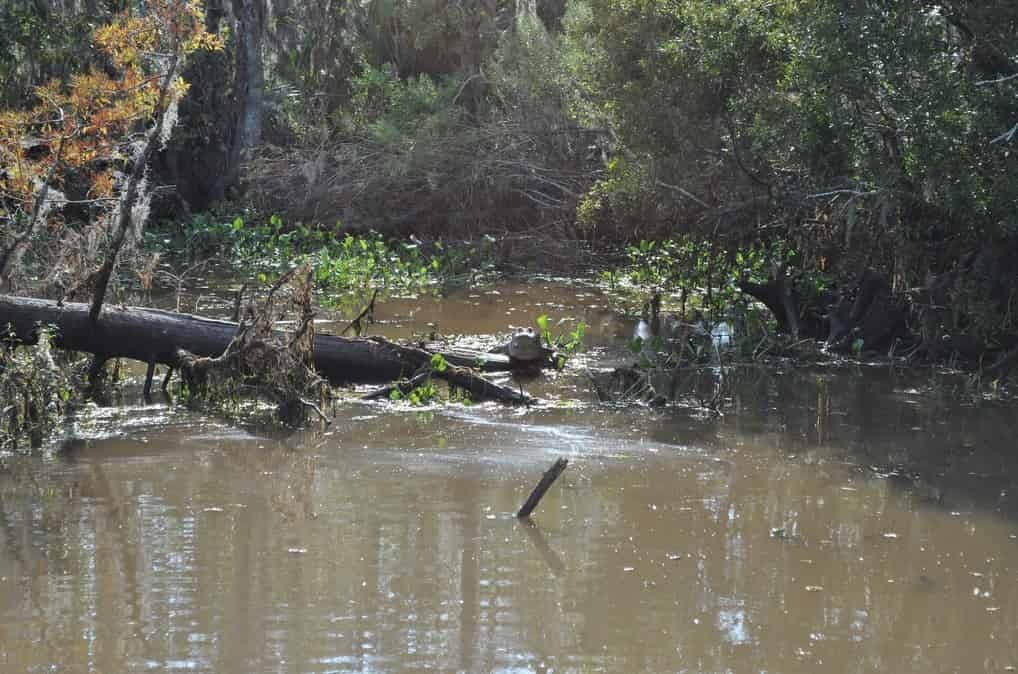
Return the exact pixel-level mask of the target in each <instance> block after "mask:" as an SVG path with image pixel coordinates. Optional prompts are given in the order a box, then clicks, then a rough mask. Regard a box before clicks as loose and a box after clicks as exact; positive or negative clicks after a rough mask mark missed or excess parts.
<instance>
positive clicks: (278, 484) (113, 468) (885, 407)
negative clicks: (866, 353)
mask: <svg viewBox="0 0 1018 674" xmlns="http://www.w3.org/2000/svg"><path fill="white" fill-rule="evenodd" d="M522 290H523V289H522V288H520V287H514V286H508V285H507V286H501V287H500V288H499V293H500V294H499V295H490V294H485V293H486V291H484V290H478V291H474V292H471V293H468V294H473V295H477V297H473V298H471V297H467V296H464V297H460V298H458V299H456V298H454V299H453V300H451V301H447V302H445V303H443V304H438V305H435V304H433V303H431V302H430V301H422V302H404V303H393V304H389V305H386V306H385V307H382V308H380V318H382V319H384V320H386V321H390V322H389V323H385V324H383V325H384V328H385V330H386V331H387V332H390V333H395V334H400V333H402V334H411V333H413V332H424V331H426V330H428V329H429V327H428V326H427V323H429V322H437V323H438V328H439V330H441V331H445V332H449V333H453V332H467V333H490V332H495V331H499V330H505V329H506V326H507V324H510V323H517V324H522V323H527V322H529V320H530V318H531V317H532V316H534V315H535V314H537V313H541V312H545V311H551V312H552V313H553V314H554V312H555V311H559V312H560V314H561V315H572V314H573V313H575V312H576V311H580V310H581V309H577V307H581V308H582V307H588V308H586V309H582V311H584V313H585V316H586V320H587V321H588V323H591V324H592V328H591V330H590V334H591V341H592V342H593V343H594V344H595V345H601V346H599V347H597V348H595V349H594V350H593V356H592V358H593V359H598V358H610V356H611V354H610V353H609V352H608V351H606V350H605V349H607V348H608V346H609V345H611V344H612V343H613V340H617V338H618V337H622V336H624V335H626V333H627V331H628V330H630V329H631V325H627V324H623V323H619V322H617V321H614V320H612V319H610V316H609V314H608V313H607V312H606V311H605V310H604V309H603V308H601V307H602V305H603V299H602V298H600V297H599V296H598V295H597V293H593V292H590V293H589V294H588V292H589V291H577V290H575V289H566V288H561V287H557V286H548V287H547V288H545V289H543V290H541V289H539V290H538V291H536V292H534V291H531V294H530V295H529V296H528V295H520V294H517V292H518V291H522ZM577 292H579V293H580V295H581V296H580V297H579V298H578V299H577V297H576V295H577ZM465 295H467V294H465ZM528 297H530V299H529V300H528ZM533 298H537V301H538V302H540V303H541V305H542V306H540V307H535V306H534V304H533V303H532V302H534V299H533ZM475 302H476V304H474V303H475ZM528 302H531V303H530V304H528ZM591 305H595V306H596V307H598V308H589V307H590V306H591ZM414 307H417V308H416V310H415V309H414ZM614 343H615V344H616V345H618V344H619V342H618V341H615V342H614ZM929 382H930V379H929V377H928V376H926V375H909V374H903V373H895V372H893V371H890V370H888V369H884V368H862V369H844V370H824V369H812V370H796V371H789V372H787V373H784V374H778V373H774V372H756V373H748V374H747V375H746V376H745V378H744V380H743V381H742V382H741V384H740V386H739V387H738V389H737V400H736V401H735V404H734V405H733V407H732V409H730V410H729V411H728V412H727V414H726V415H725V416H724V417H722V418H712V417H709V416H706V415H703V414H700V413H698V412H697V411H696V410H684V409H681V408H680V409H675V408H670V409H663V410H649V409H642V408H641V409H627V410H623V409H615V408H611V407H604V406H597V405H594V404H592V403H590V402H589V396H588V395H587V394H586V391H585V388H584V387H583V386H582V382H579V381H576V380H573V379H571V378H570V377H568V376H564V377H561V378H559V379H557V380H554V381H552V382H550V383H545V384H541V385H538V384H534V385H533V386H534V387H535V389H536V390H539V391H541V392H542V393H544V394H545V395H548V396H552V397H554V398H556V399H558V400H559V401H560V402H559V403H558V404H554V405H550V406H546V407H543V408H539V409H532V410H509V409H503V408H498V407H489V406H478V407H474V408H464V407H459V406H451V407H447V408H440V409H430V410H424V411H414V410H408V409H406V408H390V407H387V406H385V405H376V404H360V403H352V404H349V405H347V406H344V407H342V408H341V409H340V417H339V418H338V419H337V421H336V423H335V425H334V426H333V428H332V429H330V430H329V431H327V432H324V433H322V432H303V433H299V434H294V435H289V436H285V437H281V436H280V435H279V434H267V433H265V432H262V431H258V430H257V429H253V430H252V429H247V430H241V429H238V428H237V426H235V425H230V424H227V423H225V422H222V421H217V420H212V419H209V418H206V417H199V416H194V415H192V414H189V413H186V412H182V411H179V410H176V409H170V408H168V407H167V406H166V405H165V404H154V405H151V406H145V405H143V404H141V402H140V395H139V393H138V391H137V388H133V387H132V388H129V389H128V390H127V391H125V393H124V404H123V405H121V406H117V407H112V408H97V409H95V410H93V411H92V412H91V413H88V414H84V415H82V416H81V417H80V418H79V419H78V420H77V421H76V424H75V427H74V428H73V429H71V436H72V438H73V439H72V440H68V441H66V442H64V443H63V445H62V447H61V448H59V451H52V452H48V453H45V454H43V455H36V456H8V457H6V458H5V459H4V461H3V470H2V471H0V508H2V512H0V671H2V672H5V673H6V672H43V671H46V672H50V671H58V672H68V673H73V672H103V673H115V672H135V671H155V672H176V671H195V672H223V673H228V672H238V673H247V672H351V671H354V672H391V671H405V672H411V671H420V670H437V671H463V672H489V671H499V672H528V671H542V672H552V671H555V672H598V671H610V672H645V671H646V672H895V673H898V672H900V673H905V672H922V673H924V674H926V673H930V672H965V673H967V672H1001V671H1012V670H1013V668H1015V667H1018V583H1016V580H1018V484H1016V482H1018V452H1016V451H1015V449H1014V447H1015V441H1014V429H1015V428H1016V425H1015V416H1016V412H1018V408H1016V407H1015V406H1007V405H1003V404H999V403H988V402H982V403H974V402H966V400H967V399H966V398H963V397H959V396H958V395H957V391H956V389H955V387H954V385H953V383H952V380H944V382H943V384H944V385H943V386H941V387H938V388H932V387H930V386H929ZM560 455H562V456H566V457H568V458H570V460H571V462H572V463H571V465H570V467H569V469H568V470H567V471H566V472H565V474H564V475H563V477H562V479H561V480H560V482H559V483H558V484H556V485H555V486H554V487H553V488H552V490H551V491H550V492H549V494H548V496H547V497H546V499H545V501H544V502H543V503H542V504H541V507H540V508H539V510H538V511H537V513H536V514H535V516H534V518H533V524H532V525H527V524H523V523H520V522H518V521H516V520H515V519H514V518H513V517H512V515H511V513H513V512H514V511H515V510H516V508H518V507H519V505H520V503H521V502H522V501H523V499H524V498H525V497H526V495H527V493H528V492H529V490H530V488H531V487H532V486H533V484H534V483H535V482H536V480H537V479H538V477H539V476H540V475H541V473H542V472H543V471H544V470H545V469H546V468H547V467H548V466H549V465H550V464H551V462H552V461H553V460H554V458H555V457H557V456H560ZM1009 668H1011V669H1009Z"/></svg>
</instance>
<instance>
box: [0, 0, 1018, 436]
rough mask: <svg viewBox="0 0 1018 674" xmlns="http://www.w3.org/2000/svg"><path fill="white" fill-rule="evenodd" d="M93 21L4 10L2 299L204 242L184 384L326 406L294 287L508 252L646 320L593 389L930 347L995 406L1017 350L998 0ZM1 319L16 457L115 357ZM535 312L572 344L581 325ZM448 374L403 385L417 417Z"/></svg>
mask: <svg viewBox="0 0 1018 674" xmlns="http://www.w3.org/2000/svg"><path fill="white" fill-rule="evenodd" d="M93 9H94V10H95V11H88V12H86V11H85V10H84V9H82V8H67V7H64V6H62V5H61V6H57V5H52V6H51V5H50V3H48V2H40V3H35V4H34V5H33V6H32V7H24V6H22V4H19V3H12V2H6V1H5V0H0V18H2V19H3V22H2V25H3V26H4V29H3V37H4V38H5V42H10V44H11V45H12V48H11V49H10V50H9V51H8V53H6V54H4V55H2V56H0V225H2V227H0V294H3V295H8V296H10V297H12V298H17V297H31V298H35V299H39V300H51V301H54V302H56V303H57V304H58V305H63V304H64V303H72V302H76V301H77V302H86V303H87V304H88V305H89V311H88V320H89V321H90V323H91V325H92V327H93V328H98V327H101V325H102V321H103V316H104V311H105V312H108V311H109V310H110V309H111V304H114V303H127V302H129V301H130V302H131V303H136V304H139V303H140V304H143V303H144V298H145V296H146V293H148V292H149V291H150V290H151V289H152V288H153V287H154V286H164V287H170V288H173V289H175V290H176V291H177V293H178V295H179V293H180V292H181V291H182V290H183V289H185V288H187V287H188V285H189V284H190V283H192V282H194V281H195V280H196V279H197V278H199V277H200V276H201V275H202V274H204V273H205V270H206V269H207V267H208V265H210V264H211V263H210V261H211V260H216V261H217V263H218V264H221V265H224V266H225V267H226V268H229V269H231V270H233V273H235V274H236V275H237V276H238V277H240V278H241V281H242V283H244V284H245V285H244V286H242V288H241V292H240V293H238V296H237V298H236V301H235V311H234V318H235V321H236V322H237V323H238V325H239V327H238V332H237V339H235V340H234V342H232V343H231V347H229V348H227V351H228V352H229V354H228V355H229V358H228V359H225V360H216V357H214V356H212V355H211V354H206V355H205V356H204V357H205V358H206V359H207V358H212V359H213V360H216V363H215V364H211V363H209V362H205V361H203V362H202V364H200V365H198V364H197V363H196V362H194V363H192V364H191V367H192V368H193V371H192V374H193V373H194V372H196V371H197V370H198V369H201V370H202V371H203V372H209V373H211V372H218V373H219V374H218V375H215V376H219V377H220V379H219V381H218V383H216V384H214V385H211V386H209V385H207V382H206V380H205V378H204V375H203V376H202V377H201V378H200V379H201V381H200V382H199V381H198V379H193V378H192V379H190V380H189V382H188V383H186V384H185V385H184V388H183V391H184V393H185V395H184V396H183V397H185V398H187V399H188V400H190V401H192V402H194V403H195V404H210V405H211V404H212V403H213V402H214V401H218V402H217V403H216V404H219V403H222V401H227V402H231V401H232V402H234V403H235V401H236V400H237V399H239V398H241V397H246V396H251V395H254V396H255V397H259V396H261V397H262V398H266V399H269V400H272V401H274V402H275V403H278V404H279V405H280V408H281V409H282V408H287V409H290V410H291V411H292V410H294V409H298V410H303V412H302V413H301V414H296V415H284V416H286V417H287V418H290V419H293V420H294V423H300V421H301V420H302V419H303V418H304V413H306V412H307V411H308V410H312V411H314V410H317V409H318V408H319V407H320V404H321V401H322V400H324V399H325V398H326V397H328V395H329V394H328V392H327V388H328V387H327V386H326V383H325V382H324V381H323V380H322V379H321V378H320V377H319V376H318V374H317V373H316V372H315V368H314V353H313V345H314V343H315V334H314V320H313V317H314V314H315V310H316V307H317V306H320V305H321V304H323V303H328V304H329V306H330V308H334V309H336V310H337V311H340V312H342V313H343V314H344V315H349V316H350V318H351V319H352V320H351V323H350V326H348V328H350V329H352V330H354V331H355V332H356V333H357V334H359V332H360V328H361V327H362V324H363V323H366V322H367V321H368V320H369V319H370V314H371V309H372V307H373V306H374V302H375V300H376V298H378V297H379V296H380V295H381V296H382V297H384V296H385V295H386V294H398V293H423V292H428V293H436V294H440V293H441V291H442V289H443V288H444V287H452V286H455V285H457V284H471V283H472V284H476V283H482V282H490V281H492V280H494V279H497V278H498V277H499V276H500V275H505V274H507V273H509V274H512V273H516V274H519V275H520V276H522V277H523V278H527V277H529V276H532V275H534V274H538V273H552V274H562V275H565V276H577V275H584V274H586V275H592V276H595V277H596V282H597V283H598V284H599V285H600V286H601V287H602V288H604V289H605V292H607V293H608V294H609V295H611V296H612V297H613V298H614V299H615V301H616V302H617V304H618V306H619V307H620V309H621V310H622V311H624V312H626V313H628V314H630V315H633V316H638V317H639V318H640V320H641V323H642V324H643V325H644V326H645V328H646V329H645V330H644V332H642V333H640V334H637V335H635V336H634V339H633V342H632V344H631V349H632V353H633V357H634V360H635V361H636V362H635V365H634V366H633V367H632V368H622V369H620V370H619V371H617V372H616V373H613V377H614V379H612V380H611V381H601V382H597V381H594V382H592V387H593V388H594V389H595V391H596V394H597V397H598V398H599V399H602V400H605V399H611V400H620V399H623V400H629V401H642V402H645V403H653V404H667V402H668V401H669V400H672V399H674V398H675V396H674V395H666V394H663V393H662V391H663V390H665V389H667V388H668V386H669V385H670V384H669V382H674V377H672V378H671V379H669V378H668V377H667V376H664V374H667V373H668V372H669V371H671V372H675V371H679V370H680V369H682V368H714V369H718V368H721V370H722V371H723V369H724V367H726V366H727V365H734V364H736V363H745V362H760V361H762V360H765V359H767V358H776V357H781V358H788V359H791V360H793V361H794V360H796V359H798V360H800V361H804V362H812V361H815V360H816V359H817V358H855V359H864V358H869V357H872V356H874V355H879V356H880V357H881V358H885V359H886V360H887V361H888V362H891V363H895V364H907V365H912V364H915V365H931V364H940V365H943V364H947V365H950V366H952V367H961V368H964V369H966V370H968V371H970V372H971V373H972V377H973V378H974V380H975V381H976V382H978V383H979V385H980V386H986V387H987V388H989V389H990V390H992V391H995V392H996V393H997V394H1000V395H1006V394H1007V391H1008V390H1009V386H1010V385H1011V383H1012V381H1013V378H1014V372H1015V371H1018V368H1016V366H1018V273H1016V272H1015V269H1014V265H1013V257H1014V254H1015V252H1016V251H1018V153H1016V152H1015V147H1016V143H1018V137H1016V136H1018V43H1016V41H1015V40H1014V35H1016V34H1018V6H1015V5H1014V3H1010V2H1002V1H1001V2H990V3H983V4H981V5H980V6H979V7H974V6H971V3H951V2H949V3H946V4H940V5H937V6H936V7H933V8H931V7H930V6H929V5H928V3H923V2H919V1H918V0H914V1H912V0H910V1H908V2H904V3H902V2H894V3H891V2H884V1H882V0H876V1H874V2H870V3H863V4H861V5H859V4H853V5H847V4H845V3H842V2H838V1H836V0H828V1H825V2H821V3H819V4H817V3H811V5H810V11H804V9H803V7H802V6H800V3H798V2H796V1H795V0H786V1H783V2H778V3H774V2H763V1H762V0H746V1H745V2H739V3H723V4H718V3H715V2H710V1H708V0H681V1H680V2H671V3H660V2H656V1H654V0H648V1H647V2H641V3H638V5H637V6H630V5H628V4H626V3H620V2H617V1H616V0H545V1H542V2H537V3H531V4H527V3H520V4H512V3H509V4H505V3H498V2H495V3H487V2H486V1H481V0H478V1H477V2H474V3H473V4H471V3H469V2H468V3H467V5H465V6H462V7H461V6H459V5H456V6H454V5H451V4H448V3H446V2H444V0H428V1H427V2H425V3H423V4H421V3H402V2H397V3H376V2H368V3H362V4H360V5H357V6H350V7H345V8H343V9H341V10H336V9H335V8H333V7H332V6H331V5H329V4H328V3H325V4H322V3H320V2H318V1H317V0H307V1H305V2H300V3H293V4H292V5H286V6H285V7H275V6H270V5H268V4H266V3H264V2H263V1H262V0H243V1H242V2H235V3H233V5H231V6H230V7H226V6H225V5H223V4H222V3H218V2H209V3H208V4H207V5H205V4H203V3H201V2H199V1H198V0H154V2H150V3H145V11H141V8H140V6H135V5H134V4H133V3H127V5H126V6H124V5H123V4H122V3H112V4H111V3H100V5H99V6H96V7H94V8H93ZM279 12H284V14H278V13H279ZM42 25H46V26H48V27H49V28H50V30H48V31H40V30H38V28H39V27H40V26H42ZM238 214H239V215H238ZM326 223H335V224H326ZM245 291H247V292H246V294H245ZM139 298H140V300H141V301H139ZM5 318H7V317H5V316H4V315H2V314H0V330H5V332H4V335H5V336H4V350H3V353H2V356H0V392H3V397H2V398H0V445H8V446H9V445H13V444H16V443H18V442H23V441H24V438H30V442H31V444H38V442H39V439H40V438H41V437H42V435H44V431H45V430H46V429H49V428H52V427H53V425H54V423H55V422H54V419H55V418H57V417H58V416H59V415H60V414H62V413H63V412H64V411H65V410H67V409H69V408H71V407H73V405H74V403H75V401H76V400H79V399H81V397H82V396H87V395H92V394H94V393H95V391H96V390H97V389H100V388H102V386H103V385H104V384H103V382H104V381H105V380H106V379H107V373H108V369H109V368H108V363H107V361H108V360H109V359H108V358H106V357H105V355H104V354H102V353H94V354H93V357H92V358H91V359H80V358H79V359H74V358H72V357H71V356H68V355H66V354H61V353H60V352H59V351H56V352H54V351H51V347H52V346H53V345H54V344H59V343H60V341H59V340H60V337H61V336H60V335H55V334H52V332H50V333H47V328H46V326H40V329H39V330H36V331H35V332H34V333H33V336H32V338H31V339H28V340H26V339H25V336H24V334H21V335H20V336H19V335H17V334H16V333H14V332H11V331H6V330H7V328H6V327H5V326H6V324H7V323H9V322H11V321H8V320H5ZM534 318H535V323H536V327H538V328H540V335H539V337H540V339H541V340H542V343H543V345H544V346H545V347H546V348H548V349H554V350H556V351H557V352H558V353H559V354H560V355H561V357H562V362H560V363H559V365H560V366H561V365H563V364H564V361H565V360H566V359H567V358H568V356H569V355H571V354H573V353H575V352H576V351H577V350H578V349H579V348H580V346H581V345H582V341H583V329H584V326H582V324H578V325H575V326H573V329H571V330H570V329H566V330H564V331H563V332H562V333H561V334H552V332H553V331H552V330H551V329H549V326H548V325H547V319H545V323H544V324H542V323H541V318H542V317H539V316H535V317H534ZM280 321H286V322H287V324H288V325H292V326H295V327H294V329H293V330H292V331H291V332H288V333H286V334H287V336H286V337H285V338H282V337H278V335H277V333H276V330H275V326H276V325H278V324H279V323H280ZM47 334H48V336H47ZM26 341H31V342H36V341H37V342H38V346H35V347H33V348H28V347H27V345H26V344H25V342H26ZM231 349H233V350H232V351H231ZM192 355H193V354H192ZM185 360H186V359H181V360H180V361H179V362H181V363H182V362H184V361H185ZM227 361H229V363H227ZM175 362H178V361H175ZM188 362H190V361H188ZM445 366H446V364H445V363H444V362H435V363H428V364H427V367H426V368H424V369H425V370H427V371H426V372H425V371H418V372H407V373H406V375H407V377H408V378H409V379H410V380H412V381H417V382H420V386H416V385H415V386H414V387H410V388H406V387H403V388H401V387H400V386H395V387H394V388H393V391H395V392H402V393H400V395H405V397H407V398H408V399H411V400H415V401H418V402H430V401H432V400H434V399H436V398H435V395H436V390H435V388H434V386H433V385H432V375H433V374H435V375H437V374H443V375H445V370H444V369H443V368H444V367H445ZM259 368H262V369H261V371H259ZM266 368H272V369H266ZM716 389H717V391H720V390H721V389H722V387H721V386H717V387H716ZM717 391H716V392H715V394H713V397H711V396H708V399H707V402H705V403H704V406H705V407H707V408H711V409H716V408H717V407H718V405H719V404H720V403H719V400H720V398H719V396H721V397H723V395H722V394H721V393H717ZM457 395H459V394H458V393H457V392H456V391H454V390H451V391H450V395H449V398H450V399H458V398H456V396H457ZM314 401H318V402H314ZM317 416H323V415H322V414H321V412H320V411H319V412H318V414H317Z"/></svg>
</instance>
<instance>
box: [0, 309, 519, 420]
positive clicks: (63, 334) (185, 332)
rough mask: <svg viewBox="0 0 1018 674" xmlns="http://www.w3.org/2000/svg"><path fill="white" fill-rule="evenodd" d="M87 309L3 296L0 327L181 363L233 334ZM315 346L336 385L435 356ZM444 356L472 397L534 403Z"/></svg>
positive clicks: (374, 344) (404, 370)
mask: <svg viewBox="0 0 1018 674" xmlns="http://www.w3.org/2000/svg"><path fill="white" fill-rule="evenodd" d="M88 314H89V312H88V306H87V305H85V304H78V303H64V304H63V305H60V304H58V303H57V302H54V301H51V300H40V299H32V298H27V297H12V296H5V295H0V331H2V332H6V331H7V330H8V329H10V330H12V331H13V337H14V338H15V339H16V340H18V341H19V342H22V343H28V344H30V343H34V342H35V341H36V339H37V338H38V332H39V326H40V325H41V326H52V328H53V330H54V333H55V337H54V345H55V346H57V347H59V348H62V349H70V350H72V351H85V352H88V353H92V354H95V355H97V356H99V357H100V358H131V359H133V360H139V361H142V362H145V363H159V364H163V365H168V366H170V367H178V366H179V365H180V360H179V355H178V350H184V351H186V352H188V353H190V354H193V355H195V356H205V357H210V358H215V357H217V356H219V355H221V354H222V353H223V351H224V350H225V349H226V347H227V345H228V344H229V343H230V340H232V339H233V336H234V335H235V334H236V332H237V324H236V323H231V322H229V321H221V320H215V319H211V318H202V317H199V316H192V315H189V314H178V313H174V312H172V311H163V310H160V309H146V308H141V307H113V306H109V307H106V309H105V311H103V313H102V315H101V317H100V318H99V320H98V321H95V322H93V321H91V320H89V315H88ZM8 326H9V328H8ZM314 351H315V353H314V357H315V363H314V364H315V369H316V370H317V372H318V373H319V374H320V375H321V376H323V377H325V378H326V379H328V380H329V381H330V382H332V383H334V384H349V383H382V382H389V381H392V380H395V379H399V378H400V377H409V376H411V375H413V374H414V373H415V372H416V371H417V370H418V369H420V368H421V367H426V366H427V365H428V363H429V361H430V360H431V357H432V355H433V353H432V352H430V351H426V350H424V349H419V348H415V347H408V346H402V345H399V344H395V343H393V342H389V341H387V340H384V339H381V338H373V339H347V338H344V337H336V336H332V335H322V334H318V335H315V349H314ZM447 360H448V361H450V362H452V366H450V367H448V368H446V370H445V371H444V372H435V373H434V375H435V376H436V377H439V378H443V379H446V380H447V381H448V382H449V383H450V384H452V385H454V386H458V387H460V388H462V389H465V390H467V391H469V392H470V393H471V394H472V395H473V397H474V399H475V400H500V401H503V402H515V403H527V402H531V399H530V398H529V396H526V395H524V394H522V393H520V392H518V391H516V390H515V389H512V388H508V387H504V386H500V385H498V384H494V383H492V382H490V381H488V380H487V379H485V378H483V377H481V376H479V375H477V374H475V373H473V372H471V371H470V370H468V369H467V368H465V367H457V366H456V365H457V361H458V360H459V359H457V358H455V357H447ZM486 363H487V365H486V369H489V370H495V369H500V368H501V367H502V366H504V365H507V359H505V358H503V357H499V356H495V355H491V356H488V357H487V359H486Z"/></svg>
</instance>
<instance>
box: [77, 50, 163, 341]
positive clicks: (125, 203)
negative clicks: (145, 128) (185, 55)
mask: <svg viewBox="0 0 1018 674" xmlns="http://www.w3.org/2000/svg"><path fill="white" fill-rule="evenodd" d="M179 59H180V56H179V54H174V55H173V58H172V59H171V60H170V67H169V69H167V71H166V75H165V76H164V77H163V81H162V84H161V85H160V86H159V102H158V103H157V107H156V111H157V114H158V118H157V121H156V124H155V126H154V127H153V128H152V129H151V130H150V131H149V133H148V138H147V139H146V140H145V147H144V148H143V149H142V151H141V154H140V155H139V156H138V158H137V159H135V161H134V167H133V168H132V169H131V176H130V177H129V178H128V179H127V188H126V189H125V191H124V197H123V199H121V200H120V206H119V211H118V212H117V223H116V229H115V230H114V233H113V241H111V242H110V249H109V250H108V251H107V253H106V259H105V260H103V265H102V267H100V268H99V272H98V275H97V276H96V283H95V290H94V291H93V293H92V307H91V309H90V310H89V314H88V315H89V319H90V320H91V321H92V322H93V323H95V322H96V321H98V320H99V312H100V311H102V306H103V300H104V299H105V298H106V287H107V286H108V285H109V283H110V276H111V275H112V274H113V270H114V269H115V268H116V266H117V258H118V257H119V256H120V249H121V248H123V247H124V241H125V240H126V239H127V230H128V228H130V226H131V211H132V210H134V204H135V202H136V201H137V199H138V189H139V186H140V185H141V180H142V178H143V177H144V176H145V170H146V169H147V168H148V162H149V159H151V157H152V153H153V152H155V148H156V145H158V144H159V143H160V142H161V140H162V137H163V132H164V127H165V125H166V109H167V105H166V102H167V99H168V96H169V90H170V85H171V84H172V83H173V80H174V79H175V78H176V73H177V63H178V62H179Z"/></svg>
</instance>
